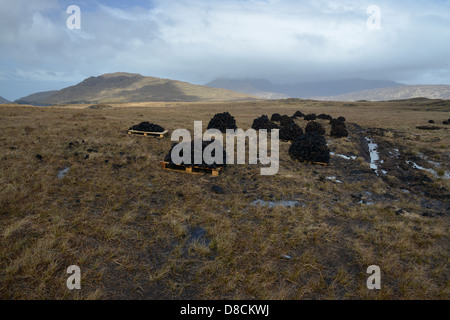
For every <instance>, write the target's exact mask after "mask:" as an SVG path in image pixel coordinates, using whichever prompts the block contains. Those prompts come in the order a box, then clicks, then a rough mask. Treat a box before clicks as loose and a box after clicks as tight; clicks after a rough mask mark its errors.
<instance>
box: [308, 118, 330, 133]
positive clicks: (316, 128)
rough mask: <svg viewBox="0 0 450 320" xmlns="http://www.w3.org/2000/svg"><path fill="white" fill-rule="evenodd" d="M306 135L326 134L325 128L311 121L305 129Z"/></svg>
mask: <svg viewBox="0 0 450 320" xmlns="http://www.w3.org/2000/svg"><path fill="white" fill-rule="evenodd" d="M305 132H306V133H310V132H317V133H318V134H322V135H323V134H325V128H324V127H323V126H322V125H321V124H320V123H318V122H315V121H311V122H308V124H307V125H306V128H305Z"/></svg>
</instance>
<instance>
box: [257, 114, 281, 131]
mask: <svg viewBox="0 0 450 320" xmlns="http://www.w3.org/2000/svg"><path fill="white" fill-rule="evenodd" d="M252 129H255V130H260V129H267V130H271V129H280V126H279V125H277V124H276V123H274V122H272V121H270V120H269V118H268V117H267V116H266V115H262V116H261V117H259V118H256V119H254V120H253V124H252Z"/></svg>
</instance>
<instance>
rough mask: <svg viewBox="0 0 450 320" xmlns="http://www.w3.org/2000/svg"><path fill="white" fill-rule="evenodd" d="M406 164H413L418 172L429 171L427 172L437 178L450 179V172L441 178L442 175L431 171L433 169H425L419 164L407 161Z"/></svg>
mask: <svg viewBox="0 0 450 320" xmlns="http://www.w3.org/2000/svg"><path fill="white" fill-rule="evenodd" d="M406 163H407V164H412V166H413V168H414V169H417V170H423V171H427V172H429V173H431V174H432V175H433V176H434V177H435V178H442V179H450V172H449V171H446V172H445V173H444V175H442V176H440V175H439V174H438V173H437V172H436V170H434V169H431V168H424V167H422V166H419V165H418V164H417V163H415V162H414V161H406Z"/></svg>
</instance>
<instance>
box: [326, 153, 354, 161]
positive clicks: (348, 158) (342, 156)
mask: <svg viewBox="0 0 450 320" xmlns="http://www.w3.org/2000/svg"><path fill="white" fill-rule="evenodd" d="M330 155H332V156H336V157H341V158H344V159H346V160H356V159H357V157H356V156H350V157H349V156H346V155H344V154H338V153H334V152H330Z"/></svg>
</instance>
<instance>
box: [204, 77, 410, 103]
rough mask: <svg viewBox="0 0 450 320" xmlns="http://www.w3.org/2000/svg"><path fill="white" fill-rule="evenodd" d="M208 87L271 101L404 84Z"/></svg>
mask: <svg viewBox="0 0 450 320" xmlns="http://www.w3.org/2000/svg"><path fill="white" fill-rule="evenodd" d="M206 86H210V87H213V88H223V89H229V90H233V91H237V92H242V93H246V94H252V95H256V96H259V97H264V98H269V99H280V98H286V97H291V98H302V99H311V98H316V97H326V96H332V95H340V94H345V93H351V92H355V91H360V90H368V89H379V88H387V87H398V86H402V84H401V83H397V82H394V81H386V80H366V79H342V80H329V81H316V82H299V83H290V84H275V83H272V82H270V81H268V80H265V79H245V80H237V79H216V80H213V81H211V82H209V83H207V84H206Z"/></svg>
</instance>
